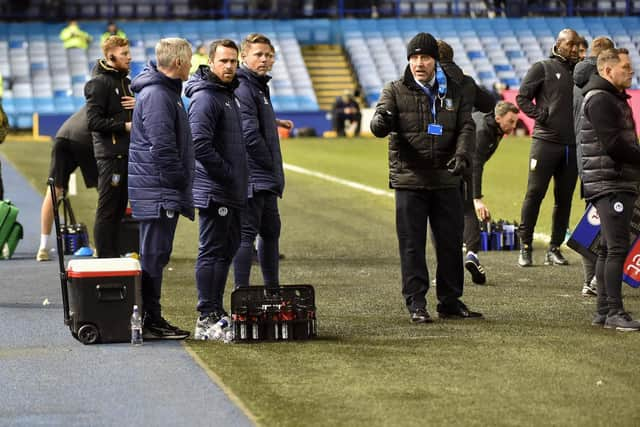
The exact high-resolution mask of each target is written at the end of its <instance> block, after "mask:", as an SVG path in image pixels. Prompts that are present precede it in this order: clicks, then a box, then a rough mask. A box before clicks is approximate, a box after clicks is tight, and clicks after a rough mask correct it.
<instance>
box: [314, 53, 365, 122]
mask: <svg viewBox="0 0 640 427" xmlns="http://www.w3.org/2000/svg"><path fill="white" fill-rule="evenodd" d="M302 58H303V59H304V62H305V65H306V66H307V70H308V71H309V77H310V78H311V83H312V85H313V90H314V91H315V93H316V98H317V99H318V105H319V106H320V109H322V110H331V107H332V105H333V103H334V101H335V99H336V98H337V97H338V96H340V95H342V93H343V92H344V90H345V89H351V90H353V89H354V88H355V87H356V86H358V82H357V80H356V78H355V74H354V73H353V70H351V66H350V65H349V61H348V60H347V57H346V55H345V52H344V50H343V48H342V46H340V45H328V44H317V45H307V46H302Z"/></svg>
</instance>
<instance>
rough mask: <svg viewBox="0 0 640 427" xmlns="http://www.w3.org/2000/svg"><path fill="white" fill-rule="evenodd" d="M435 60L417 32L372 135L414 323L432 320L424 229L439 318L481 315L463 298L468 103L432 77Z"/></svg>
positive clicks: (433, 47)
mask: <svg viewBox="0 0 640 427" xmlns="http://www.w3.org/2000/svg"><path fill="white" fill-rule="evenodd" d="M438 56H439V55H438V44H437V42H436V40H435V39H434V38H433V36H432V35H431V34H427V33H419V34H417V35H416V36H415V37H414V38H413V39H411V41H410V42H409V45H408V46H407V59H408V60H409V64H408V66H407V68H406V69H405V73H404V76H403V77H402V78H400V79H399V80H396V81H393V82H390V83H388V84H387V85H386V86H385V87H384V89H383V90H382V95H381V97H380V101H379V102H378V104H377V105H376V112H375V114H374V116H373V119H372V121H371V131H372V132H373V134H374V135H375V136H377V137H379V138H382V137H385V136H387V135H389V185H390V187H391V188H393V189H394V190H395V196H396V197H395V200H396V230H397V234H398V243H399V249H400V266H401V270H402V294H403V296H404V299H405V304H406V307H407V309H408V310H409V313H410V318H411V321H412V322H415V323H429V322H431V321H432V320H431V317H430V316H429V314H428V312H427V299H426V294H427V291H428V289H429V272H428V270H427V265H426V260H425V246H426V234H427V223H430V224H431V229H432V231H433V236H434V243H435V247H436V256H437V259H438V267H437V271H436V283H437V288H436V291H437V297H438V301H439V303H438V306H437V311H438V315H439V317H441V318H461V319H468V318H478V317H482V314H480V313H477V312H473V311H471V310H469V309H468V308H467V306H466V305H465V304H464V303H463V302H462V301H461V300H460V298H461V297H462V293H463V282H464V273H463V272H464V270H463V266H462V257H461V256H460V248H461V247H462V229H463V226H464V216H463V203H462V193H461V187H462V179H461V175H462V173H463V172H464V169H465V168H467V167H469V166H471V149H472V147H473V120H472V119H471V103H470V102H469V101H468V100H467V99H466V98H464V97H463V96H462V90H461V88H460V86H458V85H457V84H456V83H455V82H453V81H450V80H449V79H445V80H443V81H438V80H437V79H436V59H437V58H438Z"/></svg>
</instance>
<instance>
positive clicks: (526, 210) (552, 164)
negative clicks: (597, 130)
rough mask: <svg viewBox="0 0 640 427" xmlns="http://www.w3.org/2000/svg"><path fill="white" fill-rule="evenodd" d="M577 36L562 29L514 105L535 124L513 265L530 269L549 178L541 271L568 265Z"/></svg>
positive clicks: (573, 179)
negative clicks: (564, 248) (549, 211)
mask: <svg viewBox="0 0 640 427" xmlns="http://www.w3.org/2000/svg"><path fill="white" fill-rule="evenodd" d="M578 41H579V36H578V33H576V32H575V31H574V30H571V29H564V30H562V31H560V33H559V34H558V38H557V39H556V44H555V46H554V47H553V48H552V52H551V57H550V58H549V59H545V60H542V61H539V62H536V63H535V64H533V65H532V66H531V68H530V69H529V71H528V72H527V74H526V75H525V77H524V79H522V82H521V84H520V90H519V91H518V95H517V97H516V102H517V103H518V106H519V107H520V109H521V110H522V111H523V112H524V113H525V114H526V115H527V116H529V117H531V118H532V119H535V121H536V123H535V126H534V129H533V140H532V142H531V152H530V154H529V179H528V183H527V192H526V195H525V197H524V202H523V203H522V214H521V220H520V227H519V229H518V233H519V235H520V240H521V242H522V246H521V248H520V256H519V258H518V265H520V267H529V266H531V265H533V259H532V256H533V253H532V252H533V246H532V245H533V232H534V229H535V226H536V222H537V220H538V214H539V213H540V205H541V204H542V200H543V199H544V197H545V195H546V193H547V188H548V187H549V182H550V181H551V178H553V180H554V191H553V195H554V199H555V201H554V209H553V216H552V218H551V221H552V224H551V228H552V230H551V241H550V242H549V249H548V250H547V252H546V254H545V261H544V263H545V264H546V265H567V264H568V262H567V260H566V259H565V257H564V256H563V255H562V253H561V252H560V245H561V244H562V242H563V241H564V238H565V235H566V232H567V226H568V225H569V215H570V214H571V200H572V198H573V191H574V190H575V187H576V182H577V177H578V169H577V163H576V138H575V132H574V129H573V126H571V124H572V123H573V101H572V100H573V67H574V65H575V64H576V62H577V61H578Z"/></svg>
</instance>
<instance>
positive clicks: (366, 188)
mask: <svg viewBox="0 0 640 427" xmlns="http://www.w3.org/2000/svg"><path fill="white" fill-rule="evenodd" d="M284 168H285V169H286V170H290V171H292V172H297V173H299V174H302V175H308V176H313V177H315V178H320V179H324V180H325V181H330V182H335V183H336V184H341V185H344V186H347V187H350V188H355V189H356V190H362V191H366V192H367V193H371V194H375V195H376V196H386V197H391V198H393V191H391V190H381V189H379V188H375V187H370V186H368V185H364V184H360V183H359V182H355V181H349V180H347V179H342V178H338V177H337V176H333V175H327V174H326V173H322V172H316V171H312V170H309V169H305V168H302V167H300V166H295V165H290V164H288V163H285V164H284Z"/></svg>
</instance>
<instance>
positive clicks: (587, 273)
mask: <svg viewBox="0 0 640 427" xmlns="http://www.w3.org/2000/svg"><path fill="white" fill-rule="evenodd" d="M612 48H613V41H612V40H611V39H610V38H608V37H596V38H595V39H593V42H592V43H591V55H589V56H588V57H587V58H585V59H584V60H583V61H580V62H579V63H578V64H577V65H576V67H575V69H574V70H573V83H574V85H575V86H573V120H574V122H573V124H574V128H575V131H576V153H577V158H578V171H580V170H581V167H582V165H581V151H580V150H581V149H580V141H578V140H577V137H578V135H579V133H580V127H581V122H580V117H581V109H582V101H583V100H584V96H583V95H582V89H583V88H584V87H585V85H586V84H587V83H588V82H589V79H590V78H591V76H593V75H594V74H598V68H597V59H598V55H599V54H600V52H602V51H604V50H607V49H612ZM582 267H583V269H584V282H583V284H582V296H584V297H590V296H596V295H598V288H597V284H596V277H595V276H596V264H595V262H594V261H592V260H591V259H589V258H587V257H584V256H583V257H582Z"/></svg>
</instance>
